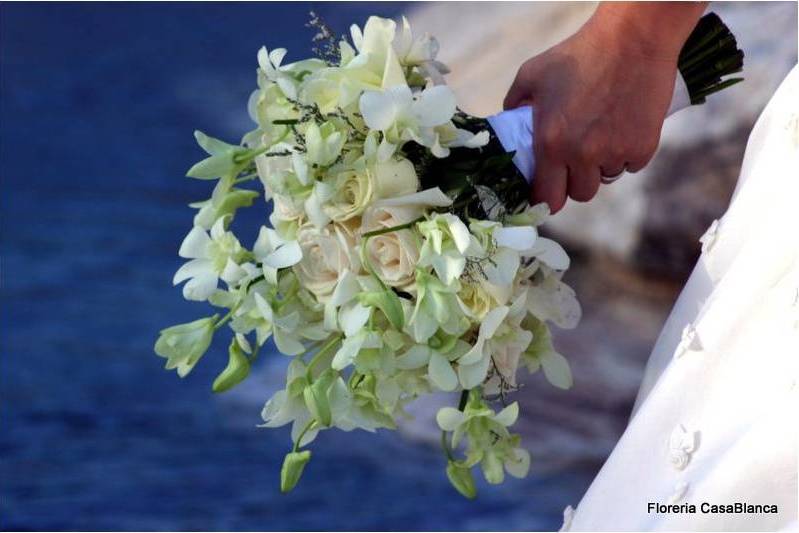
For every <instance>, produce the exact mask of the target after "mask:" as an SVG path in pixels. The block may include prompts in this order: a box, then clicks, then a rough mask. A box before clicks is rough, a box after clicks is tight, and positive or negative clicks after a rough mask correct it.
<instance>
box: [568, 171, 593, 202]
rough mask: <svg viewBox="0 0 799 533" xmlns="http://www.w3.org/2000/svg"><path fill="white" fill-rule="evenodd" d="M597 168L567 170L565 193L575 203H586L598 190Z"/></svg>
mask: <svg viewBox="0 0 799 533" xmlns="http://www.w3.org/2000/svg"><path fill="white" fill-rule="evenodd" d="M599 177H600V176H599V168H597V167H592V166H590V164H589V165H585V164H583V165H581V166H577V167H575V169H574V170H572V169H571V167H570V168H569V176H568V187H567V192H568V194H569V198H571V199H572V200H574V201H575V202H587V201H589V200H590V199H591V198H593V197H594V196H596V193H597V191H598V190H599Z"/></svg>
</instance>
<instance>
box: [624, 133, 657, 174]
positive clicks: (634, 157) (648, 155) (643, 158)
mask: <svg viewBox="0 0 799 533" xmlns="http://www.w3.org/2000/svg"><path fill="white" fill-rule="evenodd" d="M659 142H660V137H659V136H658V137H655V138H654V139H649V140H646V141H644V142H641V143H639V144H638V145H637V146H636V147H635V148H634V149H633V150H632V151H631V152H630V154H629V156H628V159H627V172H638V171H639V170H641V169H642V168H644V167H645V166H646V165H647V164H648V163H649V161H650V160H651V159H652V156H653V155H655V150H657V147H658V143H659Z"/></svg>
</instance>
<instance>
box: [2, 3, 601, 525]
mask: <svg viewBox="0 0 799 533" xmlns="http://www.w3.org/2000/svg"><path fill="white" fill-rule="evenodd" d="M309 7H311V5H310V4H291V5H286V4H273V5H264V4H260V5H257V4H249V3H247V4H232V5H230V4H229V5H220V4H202V5H198V4H194V5H192V4H180V5H175V4H138V5H123V6H116V5H109V4H81V5H75V4H72V5H70V4H48V5H35V4H33V5H9V4H5V5H3V6H2V7H0V54H2V117H1V121H0V128H2V129H1V130H0V133H1V135H0V161H2V177H1V178H0V187H2V194H0V242H2V244H1V245H0V259H1V261H2V263H1V264H0V266H1V268H2V290H0V298H2V317H1V318H0V342H1V343H2V359H1V360H0V387H2V389H1V390H2V402H0V417H2V422H1V424H2V426H1V427H0V460H1V461H2V462H0V527H2V528H5V529H54V530H59V529H72V530H92V529H109V530H142V529H144V530H148V529H159V530H164V529H167V530H168V529H211V530H216V529H226V530H263V529H267V530H268V529H327V530H341V529H355V530H358V529H389V530H414V529H425V530H436V529H503V530H515V529H547V528H553V527H555V528H556V527H558V526H559V525H560V513H561V509H563V507H564V506H565V505H566V504H569V503H574V502H575V501H576V500H577V498H578V496H579V494H580V493H581V492H582V491H583V490H584V488H585V487H586V486H587V483H588V481H589V476H590V472H582V473H573V474H560V475H557V476H549V477H540V476H536V475H532V476H530V477H529V478H528V479H526V480H524V481H518V480H511V481H509V482H507V483H506V484H505V485H504V486H502V487H487V486H485V485H482V486H481V487H480V490H481V497H480V499H478V500H477V501H476V502H467V501H466V500H464V499H462V498H461V497H460V496H459V495H457V494H456V493H455V492H454V491H453V490H452V489H451V488H449V486H448V482H447V481H446V478H445V476H444V474H443V463H442V457H441V454H440V451H439V450H438V449H434V448H429V447H427V446H426V445H423V444H418V443H412V442H408V441H406V440H404V439H403V438H401V437H400V436H399V435H397V434H395V433H379V434H378V435H368V434H364V433H348V434H345V433H334V432H329V434H326V435H323V437H322V438H320V439H319V440H318V441H317V442H316V443H315V446H314V452H313V453H314V459H313V461H312V463H311V464H310V466H309V468H308V469H307V471H306V475H305V476H304V479H303V481H302V483H301V485H300V486H299V488H298V489H297V490H295V492H294V493H292V494H291V495H289V496H282V495H280V493H279V491H278V489H277V479H278V471H279V468H280V462H281V460H282V457H283V454H284V453H285V452H286V448H287V445H288V442H289V437H288V435H287V432H286V431H264V430H257V429H255V427H254V426H255V424H256V423H257V422H258V411H259V407H260V406H259V405H258V404H256V403H253V404H252V405H247V406H246V407H242V406H241V404H240V403H235V402H226V401H224V399H223V398H219V397H215V396H213V395H212V394H211V393H210V390H209V388H210V383H211V381H212V379H213V377H214V375H215V374H216V373H217V372H218V371H219V370H220V369H221V368H222V367H223V366H224V364H225V362H226V357H227V356H226V354H225V349H224V348H225V347H224V345H223V343H222V342H220V343H216V344H215V345H214V349H212V350H211V351H210V352H209V354H208V355H207V356H206V358H205V359H204V360H203V361H202V363H201V364H200V365H199V366H198V368H197V369H196V370H195V372H193V373H192V374H191V375H190V376H189V377H188V378H186V379H185V380H183V381H181V380H179V379H178V378H177V376H176V375H175V374H174V373H168V372H165V371H164V370H163V369H162V365H163V360H161V359H159V358H157V357H155V356H154V355H153V353H152V343H153V340H154V338H155V336H156V334H157V331H158V330H159V329H160V328H161V327H164V326H166V325H168V324H171V323H175V322H182V321H187V320H190V319H192V318H194V317H195V316H200V315H202V314H203V313H205V312H206V309H203V308H202V306H198V305H196V304H189V303H187V302H184V301H183V300H182V299H181V297H180V292H179V290H175V289H173V288H171V286H170V279H171V275H172V272H173V271H174V270H175V269H176V268H177V266H178V265H179V264H180V260H179V258H178V257H177V255H176V250H177V245H178V243H179V242H180V240H181V239H182V237H183V236H184V235H185V233H186V231H187V230H188V228H189V224H190V220H191V219H190V216H191V211H190V210H189V209H187V208H186V207H185V204H187V203H188V202H190V201H194V200H198V199H202V198H204V197H205V195H207V193H208V191H209V187H208V184H207V183H197V182H192V181H191V180H187V179H182V178H181V176H182V175H183V173H184V172H185V170H186V168H187V167H188V166H189V165H190V164H191V163H192V162H194V161H195V160H196V159H198V158H199V157H200V156H201V153H200V151H199V150H198V149H197V148H196V147H195V146H194V142H193V139H192V136H191V131H192V130H193V129H194V128H199V129H203V130H205V131H208V132H209V133H213V134H217V135H219V136H221V137H223V138H227V139H230V140H235V138H236V137H237V135H238V134H240V133H241V132H243V131H246V130H247V129H248V128H249V127H250V124H249V120H248V118H247V116H246V111H245V103H246V99H247V96H248V94H249V92H250V90H251V89H252V87H253V86H254V71H255V66H256V63H255V52H256V50H257V49H258V47H259V46H260V45H261V44H266V45H271V46H273V47H274V46H275V45H285V46H288V47H289V54H290V57H295V58H296V57H301V56H303V55H305V54H306V53H307V49H308V44H307V43H308V39H309V36H310V34H309V32H308V31H307V30H303V29H302V24H303V23H304V21H305V20H306V12H307V11H308V9H309ZM315 7H316V8H317V10H318V11H319V12H320V13H322V14H323V15H324V16H325V17H326V18H327V19H328V20H329V21H330V22H331V23H332V25H333V26H334V28H336V29H337V30H339V31H343V30H344V29H345V28H346V27H347V25H348V23H349V22H354V21H359V22H362V21H363V19H364V18H365V15H366V14H368V13H371V12H377V13H380V14H384V15H395V14H397V13H399V12H401V10H402V9H403V8H404V6H403V5H402V4H379V5H368V4H346V5H334V4H319V5H318V6H315ZM253 211H255V210H253ZM259 217H265V210H264V212H262V213H252V214H250V215H249V217H248V218H246V220H245V224H246V223H249V224H250V225H251V226H253V227H255V225H256V223H257V221H258V219H259ZM247 221H248V222H247ZM244 233H245V237H244V240H245V242H249V241H250V240H251V239H252V238H253V237H254V231H253V232H250V233H249V234H248V233H247V232H244ZM270 357H272V358H278V357H282V356H280V355H279V354H268V355H267V357H266V358H270ZM265 396H266V394H264V397H265Z"/></svg>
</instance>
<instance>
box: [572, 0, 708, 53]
mask: <svg viewBox="0 0 799 533" xmlns="http://www.w3.org/2000/svg"><path fill="white" fill-rule="evenodd" d="M705 7H706V3H705V2H663V3H660V2H603V3H601V4H600V5H599V6H598V7H597V10H596V11H595V12H594V14H593V15H592V17H591V18H590V19H589V20H588V22H587V23H586V25H585V27H584V30H585V31H586V32H587V33H588V34H589V36H590V37H592V38H593V39H594V42H595V44H596V45H597V47H598V48H600V49H601V50H605V51H614V52H615V53H617V54H619V55H621V56H626V57H630V58H631V59H634V58H639V59H647V60H656V61H668V62H675V63H676V61H677V58H678V57H679V55H680V50H682V47H683V45H684V44H685V40H686V39H687V38H688V35H690V33H691V31H692V30H693V29H694V27H695V25H696V22H697V20H698V19H699V17H700V16H701V15H702V12H703V11H704V10H705Z"/></svg>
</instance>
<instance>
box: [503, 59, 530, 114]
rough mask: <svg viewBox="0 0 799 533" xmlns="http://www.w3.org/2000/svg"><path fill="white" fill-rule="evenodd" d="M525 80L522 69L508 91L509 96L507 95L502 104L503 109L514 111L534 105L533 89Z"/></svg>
mask: <svg viewBox="0 0 799 533" xmlns="http://www.w3.org/2000/svg"><path fill="white" fill-rule="evenodd" d="M524 78H525V76H524V75H523V74H522V71H521V69H520V70H519V72H518V73H517V74H516V78H514V80H513V83H512V84H511V86H510V89H508V94H506V95H505V100H504V101H503V102H502V108H503V109H514V108H516V107H521V106H523V105H528V104H530V103H532V91H531V87H530V86H529V84H528V83H527V80H525V79H524Z"/></svg>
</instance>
